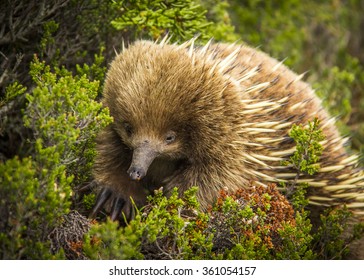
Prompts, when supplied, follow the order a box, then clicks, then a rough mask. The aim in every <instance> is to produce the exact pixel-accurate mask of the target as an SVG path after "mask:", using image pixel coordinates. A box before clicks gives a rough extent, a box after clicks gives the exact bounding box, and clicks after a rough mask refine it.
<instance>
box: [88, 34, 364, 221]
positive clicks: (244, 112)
mask: <svg viewBox="0 0 364 280" xmlns="http://www.w3.org/2000/svg"><path fill="white" fill-rule="evenodd" d="M301 78H302V75H301V76H299V75H296V74H295V73H293V72H292V71H290V70H289V69H288V68H287V67H285V66H284V65H283V64H282V63H281V62H278V61H277V60H275V59H273V58H271V57H269V56H267V55H266V54H264V53H262V52H260V51H258V50H256V49H253V48H250V47H248V46H244V45H228V44H213V43H211V42H209V43H208V44H206V45H204V46H202V47H197V46H194V40H190V41H188V42H186V43H184V44H182V45H171V44H168V43H167V40H162V41H161V42H160V43H155V42H150V41H137V42H135V43H134V44H132V45H131V46H129V47H128V48H127V49H125V50H123V51H122V53H121V54H119V55H118V56H117V57H116V58H115V60H114V61H113V62H112V63H111V66H110V69H109V71H108V73H107V78H106V82H105V88H104V96H103V101H102V102H103V104H104V105H105V106H107V107H109V109H110V113H111V115H112V116H113V117H114V122H113V124H111V125H110V126H109V127H107V129H106V130H105V131H103V132H102V133H101V134H100V135H99V137H98V146H97V151H98V155H97V160H96V164H95V169H94V175H95V178H96V180H97V181H98V182H99V183H100V184H101V185H102V186H103V189H102V191H101V192H100V194H99V198H98V201H97V203H96V206H95V208H94V210H93V214H95V213H96V212H97V211H98V210H99V209H100V208H101V207H102V206H103V204H104V203H105V202H106V201H108V200H110V197H112V199H113V206H112V211H111V212H112V213H111V216H112V218H113V219H117V218H118V217H119V215H120V213H121V212H124V214H125V215H126V216H127V217H128V218H131V217H132V215H133V213H132V209H133V207H132V203H131V202H130V197H132V198H133V200H134V201H135V203H136V204H137V205H143V204H144V203H145V199H146V195H147V194H148V193H150V191H152V190H153V189H156V188H160V187H163V190H164V192H165V193H166V194H168V193H169V192H170V191H171V189H172V188H174V187H178V188H179V191H180V192H181V193H183V192H184V191H185V190H186V189H188V188H189V187H191V186H198V187H199V191H198V194H197V196H198V200H199V201H200V203H201V207H202V208H203V209H206V208H207V207H208V205H210V204H211V203H212V202H213V201H214V199H215V198H216V197H217V195H218V193H219V191H220V190H221V189H222V188H224V189H227V190H230V191H234V190H236V189H238V188H241V187H245V186H248V185H249V184H248V182H255V184H260V185H265V184H267V183H268V182H280V181H289V180H292V179H294V177H295V176H296V172H295V171H293V170H292V169H290V167H282V165H281V162H282V161H284V160H286V159H288V158H289V157H290V156H291V155H292V153H293V152H294V151H295V144H294V142H293V141H292V139H291V138H290V137H288V131H289V129H290V128H291V127H292V125H293V124H307V122H308V121H311V120H313V119H314V118H318V119H319V120H320V123H321V129H322V130H323V133H324V134H325V136H326V140H325V141H324V142H323V143H322V144H323V146H324V150H323V154H322V157H321V162H320V166H321V168H320V171H319V173H318V174H317V175H315V176H314V177H313V178H302V180H304V181H306V182H308V183H309V185H310V187H311V188H310V189H309V199H310V203H311V204H312V205H317V206H320V207H326V206H333V205H338V204H343V203H345V204H346V205H347V206H348V208H349V209H352V210H353V211H354V212H355V214H356V215H364V211H363V208H364V192H363V189H364V173H363V172H362V171H359V170H358V169H357V158H358V156H357V155H352V156H350V155H348V153H347V152H346V151H345V148H344V145H345V142H346V141H347V139H345V138H342V137H341V136H340V135H339V133H338V130H337V128H336V127H335V119H334V118H330V117H329V115H328V113H327V112H326V111H325V110H324V108H323V107H322V105H321V101H320V99H319V98H318V97H317V96H316V95H315V93H314V91H313V90H312V88H311V87H310V86H309V85H308V84H307V83H305V82H303V81H302V80H301Z"/></svg>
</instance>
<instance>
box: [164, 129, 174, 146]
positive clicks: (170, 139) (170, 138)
mask: <svg viewBox="0 0 364 280" xmlns="http://www.w3.org/2000/svg"><path fill="white" fill-rule="evenodd" d="M174 140H176V133H175V132H174V131H168V133H167V134H166V138H165V141H166V143H167V144H170V143H172V142H173V141H174Z"/></svg>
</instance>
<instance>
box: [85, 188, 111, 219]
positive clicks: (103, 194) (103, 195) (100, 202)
mask: <svg viewBox="0 0 364 280" xmlns="http://www.w3.org/2000/svg"><path fill="white" fill-rule="evenodd" d="M111 194H112V191H111V190H110V189H108V188H104V189H102V190H101V191H100V193H99V194H98V196H97V198H96V203H95V206H94V208H93V209H92V211H91V214H90V218H91V219H94V218H95V217H96V215H97V213H98V212H99V211H100V209H101V208H102V206H104V204H105V203H106V201H108V200H109V198H110V196H111Z"/></svg>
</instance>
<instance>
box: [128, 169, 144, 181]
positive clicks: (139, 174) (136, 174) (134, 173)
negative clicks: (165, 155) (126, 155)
mask: <svg viewBox="0 0 364 280" xmlns="http://www.w3.org/2000/svg"><path fill="white" fill-rule="evenodd" d="M128 173H129V177H130V178H131V179H132V180H135V181H139V180H141V179H142V178H143V177H144V175H145V172H144V171H143V170H142V169H139V168H132V169H129V170H128Z"/></svg>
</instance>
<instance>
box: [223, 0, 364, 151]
mask: <svg viewBox="0 0 364 280" xmlns="http://www.w3.org/2000/svg"><path fill="white" fill-rule="evenodd" d="M228 2H229V3H230V8H229V13H230V16H231V19H232V22H233V25H234V26H235V28H236V33H238V34H239V35H240V36H241V38H242V40H243V41H245V42H247V43H248V44H251V45H253V46H257V47H259V48H261V49H262V50H263V51H265V52H267V53H269V54H270V55H271V56H273V57H275V58H277V59H278V60H284V63H285V64H286V65H288V66H289V67H291V68H293V69H294V70H295V71H296V72H298V73H302V72H307V71H308V74H306V77H307V80H308V82H310V83H311V84H313V86H314V88H315V89H316V90H317V92H318V95H319V96H320V97H321V98H323V99H324V105H325V106H326V107H327V109H328V110H329V111H330V112H331V114H332V115H333V116H337V117H339V128H340V129H341V131H342V132H343V133H344V134H348V135H351V136H352V148H353V149H355V150H358V151H362V152H363V151H364V125H363V123H364V122H363V120H364V111H363V110H362V108H364V107H363V106H364V74H363V73H364V51H363V46H364V34H363V32H362V30H363V27H364V16H363V15H364V13H363V12H364V2H363V1H361V0H347V1H346V0H339V1H337V0H329V1H326V0H322V1H297V0H285V1H278V0H267V1H265V0H264V1H263V0H247V1H239V0H230V1H228ZM362 154H363V153H362ZM363 155H364V154H363ZM363 158H364V157H363Z"/></svg>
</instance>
